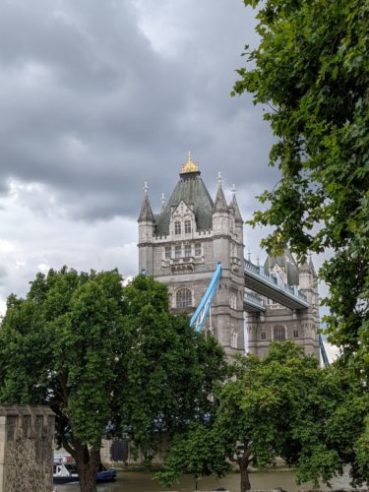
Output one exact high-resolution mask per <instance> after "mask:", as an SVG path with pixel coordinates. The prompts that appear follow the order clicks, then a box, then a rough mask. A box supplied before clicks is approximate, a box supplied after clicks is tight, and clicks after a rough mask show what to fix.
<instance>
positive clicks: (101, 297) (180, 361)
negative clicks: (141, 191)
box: [0, 268, 224, 492]
mask: <svg viewBox="0 0 369 492" xmlns="http://www.w3.org/2000/svg"><path fill="white" fill-rule="evenodd" d="M223 374H224V360H223V351H222V349H221V348H220V347H219V346H218V345H217V344H216V342H215V340H214V339H212V338H208V339H205V338H204V337H203V336H201V335H199V334H198V333H195V332H194V331H193V330H192V329H191V328H190V327H189V324H188V320H187V318H185V317H175V316H173V315H172V314H171V313H170V312H169V306H168V293H167V289H166V287H165V286H163V285H162V284H159V283H157V282H155V281H154V280H153V279H151V278H147V277H143V276H139V277H137V278H136V279H135V280H134V281H133V282H131V283H130V284H129V285H128V286H127V287H123V285H122V279H121V277H120V275H119V273H118V272H117V271H115V270H113V271H111V272H102V273H95V272H91V273H90V274H86V273H81V274H79V273H77V272H76V271H74V270H68V269H67V268H63V269H62V270H61V271H58V272H57V271H54V270H50V271H49V273H48V275H47V276H44V275H42V274H38V275H37V277H36V279H35V280H34V281H33V282H32V284H31V288H30V290H29V292H28V294H27V297H26V299H18V298H16V297H15V296H10V297H9V299H8V309H7V313H6V316H5V318H4V320H3V323H2V329H1V331H0V378H1V381H0V401H1V402H5V403H29V404H48V405H50V406H51V408H52V409H53V410H54V412H55V413H56V431H57V434H56V437H57V441H58V443H59V444H60V445H63V446H64V447H65V448H66V449H67V450H68V451H69V452H70V453H71V454H72V455H73V456H74V458H75V459H76V461H77V464H78V468H79V474H80V478H81V488H82V490H83V491H86V492H90V491H93V490H95V483H94V476H95V474H96V470H97V467H98V466H99V450H100V446H101V440H102V438H103V436H104V435H105V434H106V433H107V431H109V433H113V434H116V435H121V433H122V432H125V433H128V434H129V435H130V438H131V441H132V443H135V444H136V445H137V446H138V447H140V449H141V450H142V451H143V452H144V454H145V455H146V456H147V457H148V458H149V457H150V456H152V454H153V453H154V452H155V448H156V444H157V442H158V436H159V435H160V434H161V433H163V432H165V433H166V435H169V436H170V435H171V434H172V433H173V432H177V433H178V432H181V431H183V430H184V429H186V428H187V427H188V426H189V425H190V423H191V422H193V421H196V420H197V419H201V418H202V416H203V415H204V414H207V413H208V412H209V411H210V406H211V402H210V401H209V399H208V395H209V393H210V392H211V388H212V384H213V382H214V380H217V379H219V378H222V377H223Z"/></svg>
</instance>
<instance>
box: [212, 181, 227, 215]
mask: <svg viewBox="0 0 369 492" xmlns="http://www.w3.org/2000/svg"><path fill="white" fill-rule="evenodd" d="M217 212H218V213H222V212H223V213H228V205H227V201H226V199H225V196H224V191H223V186H222V176H221V174H220V173H219V174H218V191H217V194H216V197H215V202H214V209H213V213H217Z"/></svg>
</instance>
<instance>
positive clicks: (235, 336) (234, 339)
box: [231, 330, 238, 348]
mask: <svg viewBox="0 0 369 492" xmlns="http://www.w3.org/2000/svg"><path fill="white" fill-rule="evenodd" d="M231 347H233V348H237V347H238V334H237V331H236V330H233V333H232V340H231Z"/></svg>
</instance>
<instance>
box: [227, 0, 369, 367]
mask: <svg viewBox="0 0 369 492" xmlns="http://www.w3.org/2000/svg"><path fill="white" fill-rule="evenodd" d="M244 3H245V5H248V6H252V7H254V8H255V9H257V10H256V11H257V19H258V21H259V22H258V25H257V32H258V34H259V36H260V43H259V45H258V47H257V48H256V49H253V50H249V49H248V48H247V50H246V53H245V55H246V59H247V61H248V63H247V64H246V67H244V68H241V69H240V70H238V74H239V76H240V79H239V80H238V81H237V82H236V84H235V86H234V91H233V93H234V94H242V93H243V92H245V91H247V92H250V93H251V94H253V96H254V102H255V104H261V105H263V106H264V108H265V110H266V112H265V119H266V120H268V121H269V122H270V126H271V129H272V131H273V134H274V136H275V137H276V143H275V144H274V145H273V147H272V149H271V152H270V164H271V165H272V166H278V167H279V169H280V172H281V179H280V181H279V182H278V183H277V184H276V185H275V186H274V188H273V189H272V190H270V191H266V192H265V193H264V194H263V195H262V196H261V197H260V199H261V201H262V202H267V203H269V205H270V206H269V208H268V209H267V210H265V211H263V212H261V211H259V212H256V213H255V216H254V224H256V223H259V224H263V225H271V226H274V233H273V234H271V235H270V236H269V237H268V238H267V239H266V240H265V241H264V242H263V243H264V245H265V246H267V247H268V248H269V249H274V250H276V249H277V250H280V249H281V248H282V247H283V245H284V244H285V243H289V244H290V246H291V249H292V251H293V252H295V253H297V254H298V255H299V256H300V257H301V256H304V255H306V253H307V252H309V251H312V252H317V253H320V252H322V251H327V250H328V251H330V253H331V254H332V256H331V259H329V260H328V261H326V262H325V264H324V266H323V268H322V269H321V272H320V274H321V277H322V278H323V279H324V281H325V282H326V283H327V284H328V286H329V292H330V293H329V298H328V299H327V300H326V304H327V305H328V306H329V309H330V316H329V317H328V319H327V321H328V332H329V334H330V339H331V340H332V341H333V342H334V343H336V344H337V345H339V346H340V347H342V349H343V351H344V356H346V357H350V356H351V355H352V354H353V353H355V354H356V353H357V352H358V351H361V350H363V349H364V350H365V352H367V349H368V343H367V333H368V322H369V303H368V298H369V225H368V217H369V166H368V162H369V132H368V127H369V89H368V88H369V65H368V63H367V60H368V56H369V35H368V32H369V15H368V14H369V5H368V2H367V1H363V0H309V1H303V2H302V1H296V0H266V1H265V2H264V1H263V2H260V1H259V0H244ZM367 371H368V369H367V365H366V367H365V372H366V376H368V373H367Z"/></svg>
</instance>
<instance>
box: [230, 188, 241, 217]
mask: <svg viewBox="0 0 369 492" xmlns="http://www.w3.org/2000/svg"><path fill="white" fill-rule="evenodd" d="M230 207H231V208H232V209H233V212H234V220H235V222H236V223H239V224H242V223H243V219H242V215H241V212H240V208H239V206H238V203H237V198H236V185H233V186H232V201H231V204H230Z"/></svg>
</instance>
